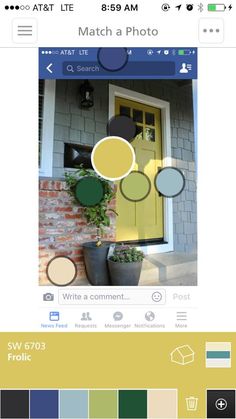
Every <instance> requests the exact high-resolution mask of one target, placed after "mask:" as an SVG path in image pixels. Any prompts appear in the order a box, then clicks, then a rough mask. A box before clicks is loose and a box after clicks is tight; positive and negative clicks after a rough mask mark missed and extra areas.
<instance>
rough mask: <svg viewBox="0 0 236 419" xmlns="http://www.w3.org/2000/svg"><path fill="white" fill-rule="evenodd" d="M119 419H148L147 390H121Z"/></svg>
mask: <svg viewBox="0 0 236 419" xmlns="http://www.w3.org/2000/svg"><path fill="white" fill-rule="evenodd" d="M119 418H120V419H121V418H122V419H130V418H135V419H139V418H140V419H145V418H147V390H120V391H119Z"/></svg>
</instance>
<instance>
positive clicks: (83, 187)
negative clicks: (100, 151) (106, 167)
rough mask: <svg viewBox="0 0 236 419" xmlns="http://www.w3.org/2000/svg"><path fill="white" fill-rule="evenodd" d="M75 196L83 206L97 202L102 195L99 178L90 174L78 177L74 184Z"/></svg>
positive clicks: (91, 205)
mask: <svg viewBox="0 0 236 419" xmlns="http://www.w3.org/2000/svg"><path fill="white" fill-rule="evenodd" d="M75 197H76V199H77V201H79V203H80V204H81V205H82V206H83V207H93V206H94V205H97V204H99V203H100V202H101V200H102V199H103V197H104V188H103V184H102V182H101V180H99V179H98V178H96V177H91V176H86V177H84V178H82V179H80V180H79V181H78V182H77V184H76V186H75Z"/></svg>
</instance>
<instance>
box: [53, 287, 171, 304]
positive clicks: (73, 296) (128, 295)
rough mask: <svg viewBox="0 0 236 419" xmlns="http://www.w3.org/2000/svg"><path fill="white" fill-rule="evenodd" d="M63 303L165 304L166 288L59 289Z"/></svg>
mask: <svg viewBox="0 0 236 419" xmlns="http://www.w3.org/2000/svg"><path fill="white" fill-rule="evenodd" d="M58 299H59V304H61V305H89V304H92V305H103V306H104V305H112V306H114V305H119V306H120V305H136V304H138V305H155V306H157V305H163V304H165V302H166V293H165V290H164V289H159V288H158V290H155V289H152V290H146V289H142V290H137V289H136V288H135V289H134V288H132V289H128V290H126V289H121V290H120V289H112V290H111V288H107V289H104V288H103V289H102V290H97V289H92V290H76V291H74V290H59V293H58Z"/></svg>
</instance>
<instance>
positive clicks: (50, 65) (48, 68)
mask: <svg viewBox="0 0 236 419" xmlns="http://www.w3.org/2000/svg"><path fill="white" fill-rule="evenodd" d="M51 67H52V63H50V64H48V66H47V67H46V70H48V71H49V73H51V74H52V70H51Z"/></svg>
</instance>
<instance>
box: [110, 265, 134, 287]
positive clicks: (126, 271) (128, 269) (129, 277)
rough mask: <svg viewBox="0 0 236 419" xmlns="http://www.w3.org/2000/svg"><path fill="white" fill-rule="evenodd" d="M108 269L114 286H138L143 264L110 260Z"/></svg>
mask: <svg viewBox="0 0 236 419" xmlns="http://www.w3.org/2000/svg"><path fill="white" fill-rule="evenodd" d="M108 267H109V272H110V278H111V283H112V285H120V286H123V287H126V286H131V285H133V286H135V285H138V283H139V278H140V274H141V270H142V262H131V263H120V262H113V261H112V260H108Z"/></svg>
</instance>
